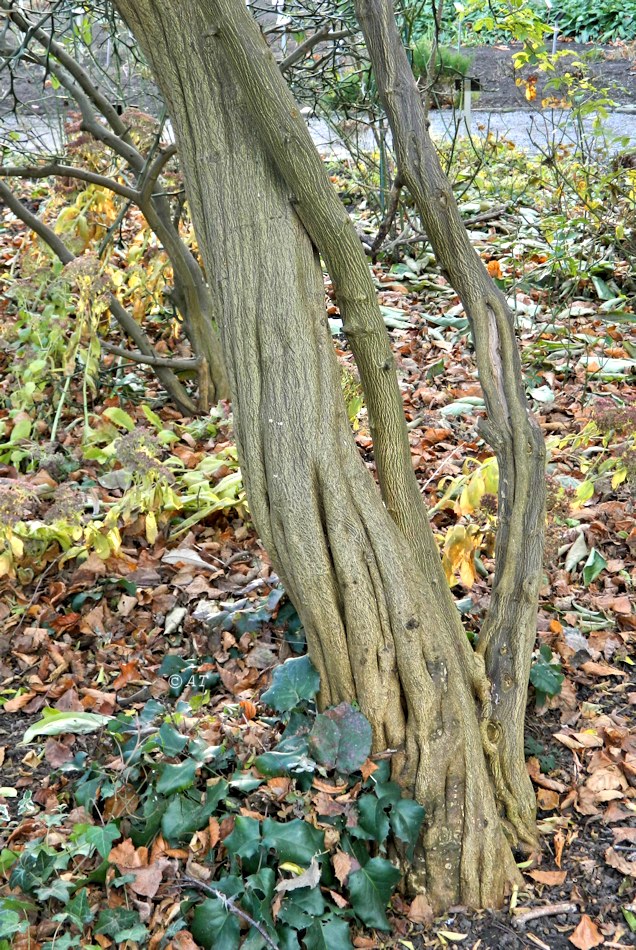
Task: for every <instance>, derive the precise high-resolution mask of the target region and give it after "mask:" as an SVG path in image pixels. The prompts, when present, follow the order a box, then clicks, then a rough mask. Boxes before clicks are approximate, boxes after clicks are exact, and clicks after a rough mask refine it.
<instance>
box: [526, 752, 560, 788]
mask: <svg viewBox="0 0 636 950" xmlns="http://www.w3.org/2000/svg"><path fill="white" fill-rule="evenodd" d="M526 767H527V769H528V775H529V776H530V778H531V779H532V781H533V782H534V784H535V785H540V786H541V788H548V789H550V791H552V792H567V788H568V787H567V785H564V784H563V782H557V781H556V779H552V778H548V777H547V776H546V775H543V774H542V773H541V766H540V764H539V760H538V759H537V758H536V756H532V757H531V758H530V759H528V761H527V762H526Z"/></svg>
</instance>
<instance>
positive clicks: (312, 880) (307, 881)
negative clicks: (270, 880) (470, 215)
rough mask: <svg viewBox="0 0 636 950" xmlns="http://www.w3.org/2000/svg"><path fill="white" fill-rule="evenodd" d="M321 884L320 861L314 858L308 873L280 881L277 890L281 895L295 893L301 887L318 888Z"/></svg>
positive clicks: (304, 872)
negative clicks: (289, 892)
mask: <svg viewBox="0 0 636 950" xmlns="http://www.w3.org/2000/svg"><path fill="white" fill-rule="evenodd" d="M319 882H320V865H319V864H318V859H317V858H316V857H315V856H314V857H313V858H312V859H311V864H310V865H309V867H308V868H307V870H306V871H303V873H302V874H298V875H297V876H296V877H291V878H287V879H286V880H284V881H279V882H278V884H277V885H276V890H277V891H278V892H279V893H281V894H285V893H286V892H287V891H295V890H297V889H298V888H299V887H311V888H314V887H318V884H319Z"/></svg>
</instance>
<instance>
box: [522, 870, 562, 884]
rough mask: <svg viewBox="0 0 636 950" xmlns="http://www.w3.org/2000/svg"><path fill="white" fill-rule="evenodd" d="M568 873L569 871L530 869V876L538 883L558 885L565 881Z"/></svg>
mask: <svg viewBox="0 0 636 950" xmlns="http://www.w3.org/2000/svg"><path fill="white" fill-rule="evenodd" d="M567 873H568V872H567V871H528V877H531V878H532V880H533V881H536V882H537V884H546V885H547V886H548V887H558V886H559V885H560V884H563V882H564V881H565V878H566V876H567Z"/></svg>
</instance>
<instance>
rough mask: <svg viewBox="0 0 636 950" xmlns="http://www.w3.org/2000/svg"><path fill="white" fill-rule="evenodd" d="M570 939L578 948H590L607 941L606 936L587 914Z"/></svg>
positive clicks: (580, 949) (583, 949)
mask: <svg viewBox="0 0 636 950" xmlns="http://www.w3.org/2000/svg"><path fill="white" fill-rule="evenodd" d="M568 940H569V941H570V943H572V944H574V946H575V947H578V950H590V947H598V945H599V944H601V943H605V938H604V937H603V935H602V934H601V932H600V930H599V929H598V927H597V926H596V924H595V923H594V921H593V920H592V919H591V918H590V917H588V916H587V914H583V916H582V917H581V919H580V921H579V922H578V924H577V926H576V929H575V930H574V931H573V932H572V933H571V934H570V936H569V937H568Z"/></svg>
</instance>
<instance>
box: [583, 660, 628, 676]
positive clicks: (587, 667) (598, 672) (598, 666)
mask: <svg viewBox="0 0 636 950" xmlns="http://www.w3.org/2000/svg"><path fill="white" fill-rule="evenodd" d="M580 669H582V670H583V672H584V673H587V675H588V676H627V673H625V672H624V671H623V670H617V669H616V667H614V666H608V665H607V663H595V662H594V661H593V660H590V661H589V662H588V663H583V664H582V666H581V667H580Z"/></svg>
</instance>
